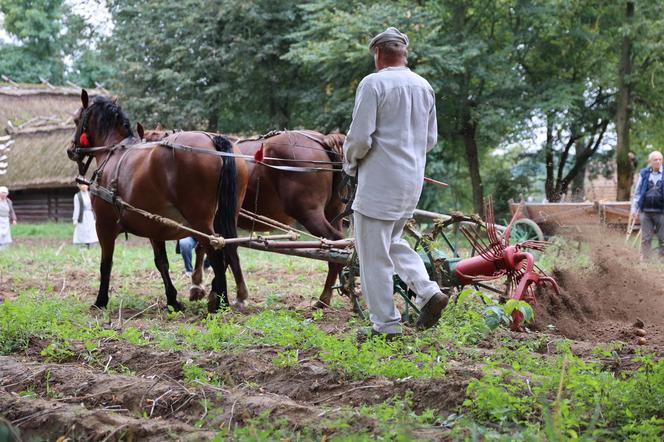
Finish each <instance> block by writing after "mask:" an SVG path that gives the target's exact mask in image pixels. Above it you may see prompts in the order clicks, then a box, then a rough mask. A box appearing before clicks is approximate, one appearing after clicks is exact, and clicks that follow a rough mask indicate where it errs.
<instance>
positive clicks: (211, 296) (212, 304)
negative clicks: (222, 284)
mask: <svg viewBox="0 0 664 442" xmlns="http://www.w3.org/2000/svg"><path fill="white" fill-rule="evenodd" d="M218 310H219V296H218V295H217V294H216V293H215V292H210V293H208V313H217V311H218Z"/></svg>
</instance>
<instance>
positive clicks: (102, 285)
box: [92, 225, 116, 308]
mask: <svg viewBox="0 0 664 442" xmlns="http://www.w3.org/2000/svg"><path fill="white" fill-rule="evenodd" d="M97 236H98V238H99V246H100V247H101V264H100V265H99V274H100V278H99V279H100V282H99V292H98V293H97V300H96V301H95V303H94V305H93V306H92V307H97V308H106V306H107V305H108V288H109V286H110V282H111V269H112V268H113V251H114V250H115V236H116V233H115V231H113V229H106V228H103V227H101V226H99V225H97Z"/></svg>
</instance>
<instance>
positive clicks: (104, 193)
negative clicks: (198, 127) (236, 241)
mask: <svg viewBox="0 0 664 442" xmlns="http://www.w3.org/2000/svg"><path fill="white" fill-rule="evenodd" d="M294 132H296V133H298V134H300V135H302V136H304V137H306V138H308V139H310V140H312V141H314V142H316V143H318V144H320V145H321V146H322V147H323V148H325V147H328V146H326V145H325V144H324V142H323V141H322V140H320V139H317V138H316V137H314V136H312V135H310V134H308V133H306V132H303V131H294ZM280 133H282V132H277V131H272V132H269V133H268V134H265V135H263V136H261V137H259V138H257V139H255V140H259V139H267V138H271V137H273V136H276V135H278V134H280ZM205 134H206V135H207V136H208V137H210V138H212V135H211V134H209V133H207V132H205ZM135 140H136V137H134V136H133V135H132V136H129V137H127V138H125V139H123V140H122V141H120V142H119V143H116V144H114V145H111V146H99V147H82V146H81V145H80V144H77V143H75V142H73V143H72V144H73V146H74V147H73V148H72V149H70V150H69V151H68V155H69V158H70V159H72V160H74V161H76V163H77V164H78V169H79V176H78V177H76V182H77V183H80V184H86V185H88V186H89V187H90V193H91V194H92V195H94V196H96V197H99V198H100V199H102V200H103V201H106V202H107V203H109V204H111V205H112V206H113V207H114V208H115V209H116V211H117V215H118V223H120V225H121V226H122V231H123V232H125V234H126V233H127V229H126V227H125V226H123V225H122V211H123V210H129V211H131V212H136V213H139V214H140V215H143V216H144V217H146V218H149V219H152V220H155V221H158V222H160V223H163V224H167V225H169V226H171V227H176V228H180V229H183V230H186V231H188V232H190V233H193V234H196V235H199V236H202V237H206V238H207V239H208V240H209V241H210V243H211V244H212V245H213V247H218V248H220V247H223V245H224V238H222V237H220V236H217V235H207V234H205V233H203V232H199V231H197V230H194V229H191V228H189V227H187V226H185V225H183V224H181V223H178V222H176V221H173V220H171V219H169V218H165V217H162V216H160V215H156V214H153V213H150V212H147V211H145V210H142V209H139V208H136V207H134V206H132V205H131V204H129V203H128V202H126V201H124V200H123V199H122V198H121V197H120V196H119V195H118V177H119V174H120V168H121V166H122V164H123V163H124V162H125V160H126V159H127V157H128V154H129V152H130V151H135V150H138V149H148V148H154V147H155V146H164V147H168V148H170V149H173V151H175V150H181V151H185V152H192V153H200V154H205V155H213V156H217V157H222V158H223V157H231V158H236V157H239V158H243V159H245V160H248V161H254V162H257V163H259V164H262V165H263V166H266V167H269V168H272V169H277V170H281V171H286V172H323V171H324V172H338V171H340V169H336V168H334V164H332V166H333V168H332V169H330V168H321V167H297V166H279V165H274V164H267V163H265V162H263V160H277V161H292V160H284V159H282V158H270V157H266V158H262V159H260V160H258V159H257V158H255V157H254V156H252V155H241V154H236V153H234V152H220V151H217V150H214V151H213V150H209V149H205V148H201V147H196V146H188V145H184V144H179V143H175V142H171V141H164V140H160V141H156V142H148V143H142V144H138V145H137V144H136V142H135ZM255 140H254V141H255ZM243 141H250V140H248V139H242V140H237V141H236V142H235V144H238V143H241V142H243ZM325 150H326V151H327V149H325ZM117 151H122V153H121V157H120V159H119V160H118V162H117V163H116V164H115V167H114V168H113V175H112V176H113V177H112V179H111V181H110V186H109V187H104V186H102V185H101V184H99V180H100V178H101V176H102V174H103V172H104V168H105V167H106V165H107V163H108V161H109V160H110V158H111V157H112V156H113V154H114V153H116V152H117ZM97 152H108V154H107V155H106V157H105V158H104V159H103V160H102V161H101V163H100V164H99V166H98V167H97V169H96V170H95V171H94V172H93V173H92V176H91V179H90V180H87V179H85V174H86V173H87V171H88V169H89V167H90V164H91V162H92V159H93V156H94V154H95V153H97ZM333 153H334V154H335V155H336V152H333ZM85 157H88V158H87V159H84V158H85ZM295 161H297V160H295ZM303 162H307V163H310V164H312V163H313V164H317V163H325V164H331V163H334V162H331V163H329V162H321V161H317V160H303ZM349 184H351V186H350V188H348V187H347V186H348V185H349ZM352 184H353V183H352V181H351V183H349V182H348V181H346V180H342V182H341V183H340V186H338V188H337V191H338V192H339V194H340V197H341V198H342V201H344V202H345V201H348V199H347V198H348V196H351V202H352V195H353V194H354V189H353V188H352ZM342 187H346V190H347V195H346V198H344V197H343V196H342V195H341V188H342ZM345 215H347V214H346V212H344V213H343V214H342V216H345Z"/></svg>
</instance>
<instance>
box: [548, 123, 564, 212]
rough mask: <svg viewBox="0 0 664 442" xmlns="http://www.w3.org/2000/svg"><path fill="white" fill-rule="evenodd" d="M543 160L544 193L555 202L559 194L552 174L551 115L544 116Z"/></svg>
mask: <svg viewBox="0 0 664 442" xmlns="http://www.w3.org/2000/svg"><path fill="white" fill-rule="evenodd" d="M544 161H545V163H546V181H545V182H544V193H545V194H546V199H547V200H548V201H549V202H550V203H557V202H558V201H559V200H560V194H559V193H557V192H556V189H555V186H554V176H553V117H552V116H551V115H547V116H546V144H545V145H544Z"/></svg>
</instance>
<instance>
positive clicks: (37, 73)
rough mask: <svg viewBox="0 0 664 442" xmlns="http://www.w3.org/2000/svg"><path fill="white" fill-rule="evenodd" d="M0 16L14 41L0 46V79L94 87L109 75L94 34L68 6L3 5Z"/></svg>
mask: <svg viewBox="0 0 664 442" xmlns="http://www.w3.org/2000/svg"><path fill="white" fill-rule="evenodd" d="M0 12H1V13H2V14H3V16H4V20H3V23H2V25H3V28H4V30H5V31H7V33H9V35H10V36H11V37H12V41H11V42H5V43H0V74H3V75H6V76H8V77H10V78H11V79H12V80H14V81H17V82H24V83H39V82H41V80H42V79H44V80H47V81H49V82H50V83H52V84H63V83H64V81H65V80H74V81H77V82H78V83H80V84H82V85H83V86H94V84H95V82H96V81H100V80H102V81H103V78H104V77H105V76H107V75H108V74H109V73H110V66H104V64H103V63H101V61H100V60H99V52H98V51H96V50H95V49H94V43H95V40H96V38H97V36H96V35H95V31H94V28H93V27H92V26H90V25H89V24H88V23H86V22H85V20H84V19H83V18H82V17H81V16H80V15H78V14H75V13H74V11H72V10H71V8H70V7H69V6H68V5H67V4H66V3H65V2H64V0H0ZM66 61H68V62H69V64H70V65H72V66H68V63H66ZM72 67H73V69H72Z"/></svg>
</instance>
